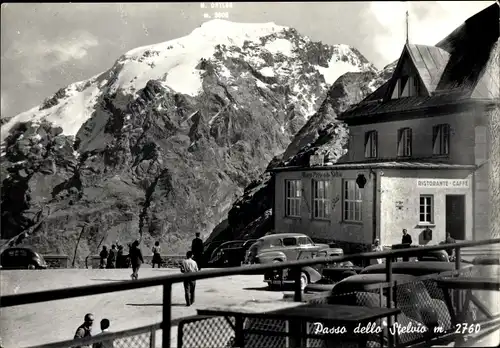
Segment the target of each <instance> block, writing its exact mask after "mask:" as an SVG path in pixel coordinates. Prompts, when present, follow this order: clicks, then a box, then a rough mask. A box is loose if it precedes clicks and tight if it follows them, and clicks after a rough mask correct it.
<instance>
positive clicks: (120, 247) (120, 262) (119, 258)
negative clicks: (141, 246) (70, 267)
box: [116, 245, 125, 268]
mask: <svg viewBox="0 0 500 348" xmlns="http://www.w3.org/2000/svg"><path fill="white" fill-rule="evenodd" d="M124 265H125V262H124V260H123V245H118V252H117V253H116V268H125V266H124Z"/></svg>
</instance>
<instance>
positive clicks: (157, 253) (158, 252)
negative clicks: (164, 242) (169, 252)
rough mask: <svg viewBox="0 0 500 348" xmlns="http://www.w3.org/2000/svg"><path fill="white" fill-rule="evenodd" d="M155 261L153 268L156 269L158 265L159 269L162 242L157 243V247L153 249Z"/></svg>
mask: <svg viewBox="0 0 500 348" xmlns="http://www.w3.org/2000/svg"><path fill="white" fill-rule="evenodd" d="M152 250H153V261H152V262H151V263H152V266H153V268H155V265H158V268H160V267H161V248H160V242H158V241H157V242H156V243H155V246H154V247H153V249H152Z"/></svg>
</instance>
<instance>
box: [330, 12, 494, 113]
mask: <svg viewBox="0 0 500 348" xmlns="http://www.w3.org/2000/svg"><path fill="white" fill-rule="evenodd" d="M499 9H500V6H498V5H497V4H492V5H491V6H489V7H487V8H486V9H484V10H482V11H481V12H479V13H477V14H475V15H474V16H472V17H470V18H469V19H467V20H466V21H465V22H464V23H463V24H462V25H460V26H459V27H458V28H457V29H455V30H454V31H453V32H452V33H450V34H449V35H448V36H447V37H445V38H444V39H443V40H441V41H440V42H438V43H437V44H436V45H435V46H425V45H414V44H406V45H405V46H404V48H403V52H402V53H401V57H400V59H399V61H398V65H397V67H396V69H395V70H394V73H393V76H392V77H391V79H389V81H387V82H386V83H385V84H383V85H382V86H381V87H379V88H378V89H377V90H375V91H374V92H373V93H372V94H370V95H369V96H367V97H366V98H365V99H364V100H363V101H361V102H360V103H359V104H357V105H354V106H353V107H351V108H349V109H348V110H346V111H345V112H344V113H343V114H341V115H339V117H338V119H339V120H347V119H351V118H352V117H358V116H368V115H370V114H372V113H373V112H374V111H375V109H376V113H377V114H383V113H388V112H400V111H407V110H413V109H415V108H417V109H418V108H420V107H422V106H423V105H422V99H423V98H425V99H426V103H424V104H427V103H429V104H432V105H439V104H440V103H441V102H444V101H446V102H447V103H449V100H453V96H457V94H458V95H460V98H459V99H460V100H462V101H464V99H466V100H469V101H470V100H474V99H482V100H484V99H494V98H499V97H500V84H499V78H498V76H499V74H500V70H499V69H500V68H499V59H500V56H499V46H500V44H499V18H500V11H499ZM404 60H406V61H409V62H410V63H411V65H412V66H413V67H414V68H415V69H416V71H417V72H418V76H419V78H420V80H421V83H422V86H423V87H424V88H425V92H427V93H425V94H427V95H428V96H427V97H425V96H418V97H406V98H402V99H405V101H395V100H391V99H390V97H391V95H392V92H393V89H394V86H395V84H396V81H397V79H398V78H399V77H400V75H399V74H400V71H401V66H402V65H403V63H404ZM429 99H431V100H429Z"/></svg>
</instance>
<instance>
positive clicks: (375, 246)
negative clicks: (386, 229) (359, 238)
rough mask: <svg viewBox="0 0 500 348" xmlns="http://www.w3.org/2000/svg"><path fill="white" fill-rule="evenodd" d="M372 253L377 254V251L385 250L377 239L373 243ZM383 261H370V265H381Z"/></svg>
mask: <svg viewBox="0 0 500 348" xmlns="http://www.w3.org/2000/svg"><path fill="white" fill-rule="evenodd" d="M372 251H373V252H377V251H384V249H383V248H382V246H381V245H380V240H379V239H378V238H377V239H375V240H374V241H373V245H372ZM382 262H383V260H382V259H371V260H370V263H371V264H380V263H382Z"/></svg>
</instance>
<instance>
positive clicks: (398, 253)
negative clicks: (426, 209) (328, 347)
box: [0, 238, 500, 348]
mask: <svg viewBox="0 0 500 348" xmlns="http://www.w3.org/2000/svg"><path fill="white" fill-rule="evenodd" d="M499 243H500V238H497V239H488V240H482V241H475V242H458V243H452V244H442V245H435V246H426V247H419V248H408V249H398V250H389V251H381V252H367V253H360V254H352V255H342V256H335V257H328V258H313V259H307V260H299V261H288V262H280V263H272V264H264V265H250V266H239V267H231V268H225V269H212V270H203V271H200V272H196V273H179V274H173V275H167V276H160V277H156V278H148V279H141V280H135V281H130V280H127V281H122V282H116V283H113V284H96V285H86V286H78V287H73V288H64V289H56V290H48V291H39V292H32V293H21V294H14V295H7V296H2V297H0V307H1V308H5V307H12V306H20V305H26V304H32V303H39V302H47V301H54V300H62V299H68V298H75V297H83V296H90V295H98V294H105V293H111V292H116V291H127V290H134V289H141V288H147V287H151V286H163V315H162V323H161V329H162V347H164V348H170V339H171V337H170V334H171V330H170V328H171V298H172V284H174V283H181V282H184V281H187V280H199V279H209V278H218V277H225V276H232V275H249V274H263V273H265V272H268V271H273V270H283V269H293V268H301V267H305V266H312V265H317V264H326V263H332V262H341V261H358V260H369V259H380V258H385V259H386V276H387V277H386V279H387V282H388V283H392V260H393V259H394V258H397V257H402V256H407V257H412V256H413V257H416V256H419V255H422V254H425V253H427V252H429V251H434V250H446V249H454V250H455V256H456V261H455V265H456V269H457V270H458V269H460V266H461V249H462V248H467V247H477V246H481V245H490V244H499ZM293 273H294V274H296V275H297V277H296V279H295V286H294V292H295V295H294V299H295V301H302V289H301V281H300V272H293ZM391 293H392V292H391V291H389V293H388V294H389V298H388V301H387V302H388V305H389V306H390V305H391V302H392V298H391V297H392V295H391Z"/></svg>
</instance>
